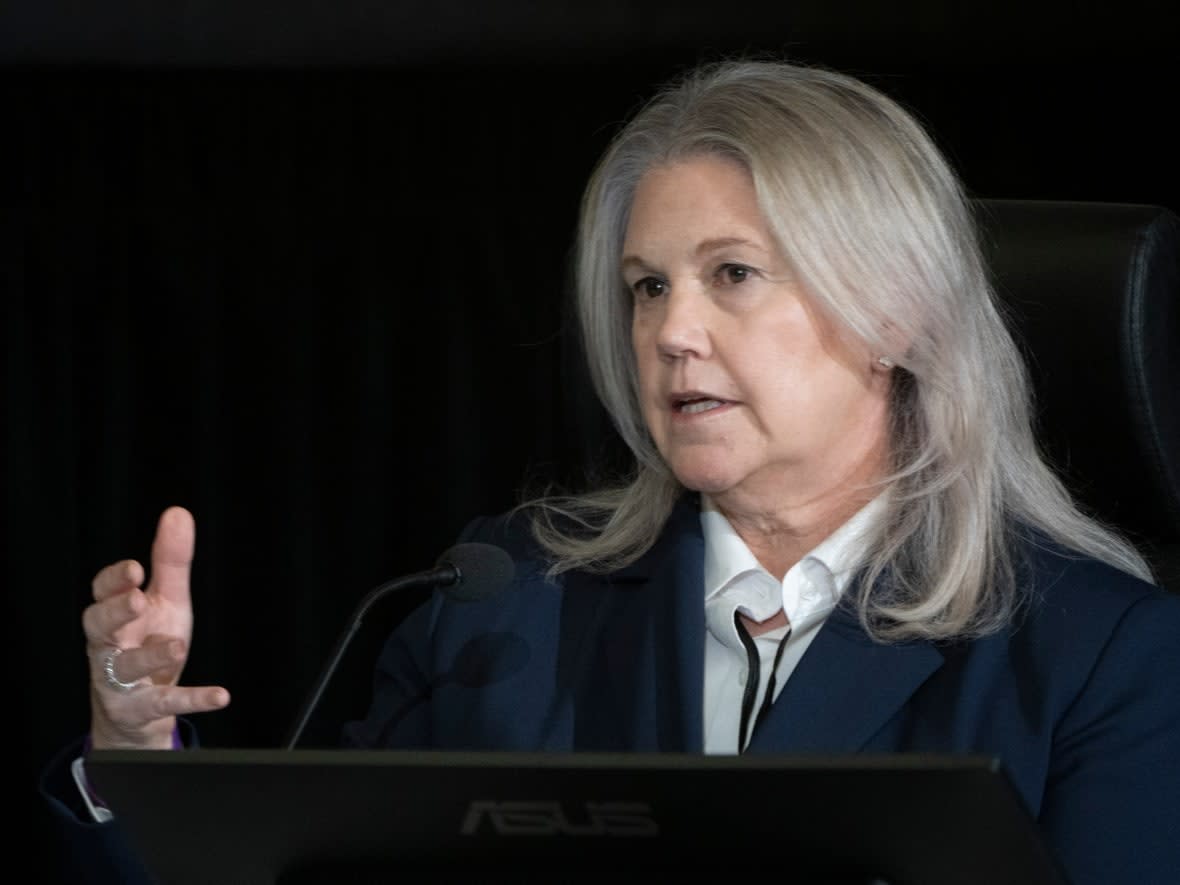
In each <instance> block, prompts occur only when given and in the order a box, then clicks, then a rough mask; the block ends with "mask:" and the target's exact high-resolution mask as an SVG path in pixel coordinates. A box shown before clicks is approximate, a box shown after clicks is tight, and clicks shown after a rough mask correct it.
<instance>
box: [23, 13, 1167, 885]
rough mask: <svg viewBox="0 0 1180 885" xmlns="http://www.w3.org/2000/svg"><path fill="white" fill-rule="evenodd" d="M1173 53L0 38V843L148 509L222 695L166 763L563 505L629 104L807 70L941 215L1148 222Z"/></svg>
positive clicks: (222, 16) (724, 35)
mask: <svg viewBox="0 0 1180 885" xmlns="http://www.w3.org/2000/svg"><path fill="white" fill-rule="evenodd" d="M1174 36H1175V35H1174V32H1173V31H1172V30H1171V29H1170V28H1169V26H1168V25H1167V21H1166V19H1165V17H1164V15H1163V3H1158V4H1136V3H1108V4H1101V5H1094V6H1091V7H1085V6H1082V5H1080V4H1079V5H1075V7H1074V8H1073V9H1070V10H1066V9H1065V8H1064V7H1061V8H1057V7H1053V6H1049V5H1045V4H1041V5H1038V4H1035V3H1033V4H1023V5H1020V6H1017V5H1015V4H1013V5H1012V7H1011V8H1005V7H1003V6H999V5H997V4H951V3H943V2H908V3H906V2H894V3H867V2H866V3H851V4H850V3H832V2H807V3H790V2H777V3H769V2H762V3H758V2H742V0H725V2H721V0H714V2H709V3H704V2H695V0H679V2H670V0H669V2H665V0H658V2H657V0H650V2H621V0H599V2H593V3H588V2H582V3H573V2H550V3H539V2H538V3H526V2H519V0H518V2H485V3H480V2H475V0H469V2H455V0H445V2H444V0H436V2H429V3H426V2H402V3H397V2H393V0H389V2H385V3H380V2H367V3H363V2H341V0H336V2H332V3H322V4H312V3H307V2H305V3H300V2H286V3H258V2H254V3H246V2H240V3H224V4H217V3H213V2H203V3H201V2H189V3H180V2H177V3H148V2H142V3H130V2H123V3H118V2H115V3H103V4H88V5H85V6H83V4H65V3H47V2H17V3H8V4H6V5H3V6H0V199H2V204H0V287H2V291H3V293H4V300H5V339H6V343H7V351H6V353H7V360H6V368H7V376H6V377H7V385H6V394H7V396H6V404H5V417H6V433H5V442H6V449H5V450H6V456H7V459H6V478H5V497H6V518H7V525H8V531H7V533H6V534H7V543H6V545H5V546H6V554H5V557H6V573H5V577H6V582H5V600H6V605H5V609H4V611H5V613H6V614H7V620H8V626H9V630H8V633H9V636H10V639H9V643H8V645H7V647H6V648H5V654H4V660H5V665H4V673H5V677H6V678H5V682H6V686H7V695H8V696H9V698H14V699H15V704H14V706H15V709H14V710H13V711H12V712H11V713H10V715H9V717H8V720H7V722H8V731H9V733H10V734H14V735H15V736H16V737H17V741H18V744H19V748H18V752H17V755H16V759H17V769H18V791H17V792H16V793H14V794H10V795H14V796H16V797H17V800H16V801H15V802H11V803H10V810H12V811H13V812H15V813H16V814H17V816H18V817H21V818H24V819H26V820H27V821H28V823H29V825H30V828H31V838H33V839H34V840H35V841H34V842H32V843H31V845H32V846H33V847H34V848H35V849H41V848H49V849H52V848H53V843H52V842H49V841H46V840H47V839H48V835H47V831H46V829H45V826H44V823H45V821H44V815H43V813H42V810H41V807H40V805H39V799H38V798H37V797H36V795H35V794H34V793H33V790H34V787H35V778H36V774H37V772H38V770H39V769H40V768H41V766H42V765H43V764H44V763H45V761H46V760H47V759H48V758H49V756H50V755H51V754H52V753H53V752H54V751H55V750H56V749H57V748H59V747H60V746H62V745H63V744H64V743H65V742H67V741H69V740H70V739H72V738H74V737H76V736H78V735H80V734H82V733H83V732H84V731H85V729H86V727H87V718H88V717H87V688H86V664H85V659H84V655H83V645H82V634H81V628H80V622H79V615H80V612H81V610H82V608H83V607H84V606H85V605H86V604H87V602H88V599H89V581H90V578H91V576H92V575H93V573H94V572H95V571H96V570H97V569H98V568H99V567H101V566H102V565H104V564H106V563H108V562H111V561H114V560H116V559H120V558H123V557H137V558H141V559H144V560H145V561H146V557H147V554H148V548H149V544H150V541H151V537H152V533H153V531H154V526H155V521H156V518H157V517H158V515H159V512H160V511H161V510H162V509H163V508H164V507H166V506H168V505H170V504H183V505H185V506H187V507H189V508H190V509H192V510H193V512H194V513H195V515H196V518H197V561H196V564H195V567H194V574H193V594H194V602H195V608H196V614H197V627H196V634H195V637H194V650H193V653H192V657H191V660H190V665H189V668H188V671H187V673H186V681H188V682H190V683H205V682H216V683H221V684H225V685H227V686H228V687H229V688H230V689H231V691H232V692H233V694H234V703H233V704H232V705H231V707H230V708H229V709H227V710H225V711H223V712H221V713H218V714H214V715H209V716H205V717H202V718H201V719H200V727H201V732H202V738H203V741H204V743H206V744H208V745H214V746H273V745H277V744H278V743H279V742H280V741H281V739H282V736H283V735H284V734H285V732H286V731H287V729H288V727H289V726H290V724H291V722H292V720H293V718H294V716H295V714H296V711H297V708H298V706H299V703H300V701H301V700H302V698H303V696H304V693H305V692H306V691H307V689H308V688H309V686H310V684H311V683H312V681H313V680H314V678H315V676H316V674H317V672H318V671H319V669H320V667H321V666H322V664H323V662H324V660H325V658H326V656H327V655H328V652H329V649H330V647H331V645H332V643H333V641H334V640H335V638H336V636H337V634H338V632H339V631H340V630H341V629H342V627H343V625H344V623H345V621H346V619H347V616H348V613H349V612H350V610H351V609H352V607H353V606H354V605H355V604H356V602H357V601H358V600H359V599H360V598H361V596H363V595H364V593H365V592H366V591H367V590H368V589H369V588H370V587H372V586H373V585H375V584H377V583H379V582H381V581H384V580H386V579H387V578H389V577H391V576H394V575H398V574H402V573H405V572H410V571H417V570H419V569H422V568H426V567H428V566H430V565H431V564H433V562H434V561H435V559H436V557H437V556H438V555H439V553H440V552H441V551H442V550H443V549H445V548H446V547H447V546H449V544H450V543H451V542H452V540H453V539H454V536H455V534H456V533H457V532H458V531H459V530H460V529H461V528H462V526H463V525H464V523H465V522H466V521H467V519H468V518H470V517H471V516H473V515H475V514H479V513H487V512H494V511H498V510H501V509H503V508H505V507H508V506H510V505H511V504H512V503H514V501H515V500H516V496H517V494H518V492H519V490H520V489H521V487H522V486H523V484H524V483H525V482H526V481H527V480H529V479H530V478H544V477H552V478H556V479H558V480H562V481H567V482H573V483H576V482H577V480H578V478H579V476H580V470H581V467H582V465H584V464H585V463H586V462H587V461H588V460H589V459H590V458H591V457H592V456H593V455H594V454H595V452H597V451H598V450H599V447H600V444H601V443H602V440H603V438H604V433H603V428H602V424H601V418H600V415H599V413H598V411H597V407H596V405H595V404H594V403H593V401H592V400H591V399H590V398H589V396H588V394H587V393H586V388H585V386H584V381H583V379H582V378H581V376H580V374H579V373H578V371H577V369H576V360H577V351H576V345H575V343H574V342H573V340H572V339H571V337H570V336H569V334H568V332H567V330H566V329H565V321H564V317H565V309H566V296H567V286H566V280H567V267H566V259H567V253H568V249H569V245H570V239H571V233H572V225H573V220H574V216H575V211H576V206H577V200H578V197H579V193H580V189H581V186H582V184H583V181H584V179H585V177H586V175H587V173H588V172H589V170H590V167H591V164H592V163H593V161H594V159H595V157H596V156H597V154H598V152H599V151H600V150H601V149H602V148H603V147H604V146H605V143H606V141H607V139H608V138H609V137H610V135H611V134H612V133H613V132H614V130H615V128H616V126H617V125H618V123H619V122H620V120H621V119H622V118H623V117H625V116H626V115H627V113H628V112H629V111H631V110H632V109H634V107H635V106H636V104H637V102H639V101H640V100H641V99H642V98H644V97H646V96H647V95H648V94H649V92H650V90H651V88H652V86H653V84H655V83H656V82H657V81H659V80H662V79H663V78H665V77H667V76H669V75H671V74H674V73H676V72H677V71H679V70H680V69H681V68H682V67H683V66H685V65H688V64H691V63H693V62H695V61H698V60H702V59H711V58H715V57H717V56H718V55H719V54H721V53H734V52H741V51H764V52H773V53H777V54H784V55H788V56H791V57H794V58H795V59H797V60H802V61H811V62H817V63H821V64H825V65H831V66H835V67H840V68H843V69H845V70H848V71H849V72H851V73H854V74H858V75H860V76H862V77H863V78H865V79H867V80H869V81H870V82H873V83H875V84H876V85H878V86H880V87H882V88H883V89H884V90H885V91H887V92H889V93H890V94H891V95H893V96H895V97H896V98H898V99H900V100H901V101H902V102H903V103H905V104H906V105H908V106H909V107H910V108H911V109H913V110H914V111H915V112H916V113H917V114H918V115H919V116H920V117H921V118H922V119H923V120H924V121H925V122H926V123H927V124H928V125H929V127H930V128H931V130H932V132H933V134H934V135H935V137H936V139H937V140H938V141H939V142H940V144H942V146H943V147H944V148H945V149H946V150H947V152H948V153H949V155H950V156H951V158H952V160H953V162H954V163H955V164H956V165H957V166H958V168H959V169H960V171H961V172H962V174H963V176H964V179H965V181H966V183H967V185H968V187H969V189H970V190H971V192H972V193H973V194H974V195H976V196H984V197H1024V198H1055V199H1081V200H1109V201H1118V202H1144V203H1153V204H1160V205H1165V206H1169V207H1170V208H1173V209H1180V179H1178V176H1177V174H1176V172H1175V165H1174V164H1175V159H1174V157H1175V154H1176V141H1175V138H1174V137H1173V136H1172V135H1171V134H1170V130H1171V128H1172V125H1173V122H1174V119H1175V112H1176V107H1177V99H1176V85H1177V84H1176V75H1175V73H1174V68H1175V46H1174V39H1173V37H1174ZM1064 321H1067V320H1064ZM415 601H416V598H414V597H412V596H407V597H406V598H404V599H402V600H399V601H393V602H391V603H390V604H389V605H388V606H386V607H385V608H384V609H383V611H382V612H381V613H380V616H379V617H377V616H375V620H376V622H377V623H376V625H375V627H374V634H373V635H366V636H364V637H362V639H361V640H360V642H359V643H358V645H357V647H356V649H355V650H354V654H353V655H351V656H350V657H349V659H348V660H347V661H346V665H345V675H344V676H343V677H342V679H341V680H340V682H339V683H338V685H337V690H336V691H334V692H333V693H332V694H331V695H330V697H329V698H328V700H327V702H326V705H325V709H324V715H323V716H321V717H319V719H317V720H316V721H315V722H313V723H312V726H311V728H310V729H309V731H308V733H307V743H309V744H313V743H319V744H324V745H330V744H331V742H332V740H333V739H334V735H335V732H336V727H337V725H338V721H339V719H340V718H342V717H344V716H348V715H352V714H354V713H355V714H358V715H359V714H360V713H361V712H363V705H364V702H365V692H366V690H367V681H366V680H367V671H368V665H369V663H370V660H371V658H370V655H371V653H372V652H373V650H374V649H375V647H376V646H375V643H376V641H377V638H376V633H378V632H380V631H381V630H383V629H384V627H385V626H386V625H387V624H388V623H391V622H393V621H395V620H396V619H397V618H398V617H400V616H401V614H402V613H403V612H404V610H405V609H406V607H408V606H409V605H411V604H412V603H413V602H415ZM9 704H10V705H12V704H13V702H12V701H11V700H10V701H9ZM10 709H11V708H10ZM30 856H31V857H32V856H35V857H41V856H48V855H42V854H41V853H40V851H39V850H38V853H36V854H34V855H30ZM52 875H53V874H52V871H51V870H49V869H46V870H45V871H44V876H41V875H38V876H36V878H37V879H38V881H51V879H50V877H51V876H52Z"/></svg>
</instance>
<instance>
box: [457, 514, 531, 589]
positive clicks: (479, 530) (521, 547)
mask: <svg viewBox="0 0 1180 885" xmlns="http://www.w3.org/2000/svg"><path fill="white" fill-rule="evenodd" d="M458 543H478V544H491V545H493V546H495V547H499V548H500V549H501V550H503V551H504V552H505V553H507V554H508V555H509V556H510V557H511V558H512V562H513V564H514V565H515V567H516V575H517V578H518V579H519V578H521V577H540V576H542V575H543V574H544V573H545V571H546V569H547V568H548V567H549V564H550V557H549V556H548V555H547V554H546V553H545V551H544V550H543V548H542V547H541V545H540V543H539V542H538V541H537V538H536V535H535V534H534V533H533V513H532V512H531V511H529V510H527V509H519V508H516V509H512V510H507V511H504V512H502V513H498V514H485V515H481V516H477V517H475V518H473V519H471V520H470V521H469V522H468V523H467V525H466V526H464V527H463V530H462V531H461V532H460V533H459V538H458Z"/></svg>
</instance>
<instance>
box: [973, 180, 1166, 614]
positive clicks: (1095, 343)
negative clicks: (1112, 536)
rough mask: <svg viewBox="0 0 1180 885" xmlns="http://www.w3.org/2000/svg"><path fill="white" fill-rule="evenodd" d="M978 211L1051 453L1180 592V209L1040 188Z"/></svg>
mask: <svg viewBox="0 0 1180 885" xmlns="http://www.w3.org/2000/svg"><path fill="white" fill-rule="evenodd" d="M977 210H978V216H979V220H980V223H981V226H982V228H983V232H984V244H985V251H986V253H987V256H988V259H989V261H990V263H991V266H992V269H993V273H994V277H995V281H996V285H997V289H998V291H999V294H1000V296H1001V299H1002V300H1003V302H1004V304H1005V305H1006V306H1007V308H1008V310H1009V312H1010V315H1011V318H1012V320H1013V330H1014V332H1015V333H1016V335H1017V338H1018V339H1019V340H1020V342H1021V344H1022V346H1023V348H1024V350H1025V355H1026V358H1027V359H1028V361H1029V364H1030V367H1031V374H1032V380H1033V384H1034V388H1035V391H1036V396H1037V416H1038V430H1039V433H1040V437H1041V439H1042V440H1043V442H1044V445H1045V449H1046V451H1047V453H1048V454H1049V456H1050V458H1051V459H1052V460H1053V462H1054V463H1055V464H1056V465H1057V467H1058V469H1059V471H1060V472H1061V474H1062V476H1063V477H1064V479H1065V481H1066V483H1067V484H1068V485H1069V487H1070V489H1071V490H1072V491H1073V492H1074V493H1075V494H1076V495H1077V496H1078V497H1079V499H1080V500H1081V501H1082V503H1083V504H1084V505H1086V506H1087V507H1088V508H1090V509H1091V510H1092V511H1093V512H1094V513H1095V514H1096V515H1098V516H1099V517H1101V518H1104V519H1105V520H1107V521H1108V522H1110V523H1112V524H1113V525H1115V526H1116V527H1118V528H1121V529H1123V530H1124V531H1126V532H1127V533H1128V534H1129V535H1130V536H1131V538H1132V540H1134V541H1136V542H1138V544H1139V546H1140V548H1141V549H1142V550H1143V551H1144V553H1145V554H1146V555H1147V557H1148V559H1149V560H1150V561H1151V563H1152V565H1153V567H1154V568H1155V570H1156V574H1157V577H1158V578H1159V580H1160V583H1161V584H1162V585H1163V586H1165V587H1167V588H1168V589H1170V590H1172V591H1177V592H1180V217H1178V216H1177V215H1176V214H1175V213H1174V212H1172V211H1170V210H1168V209H1164V208H1161V207H1158V206H1146V205H1131V204H1117V203H1083V202H1057V201H1044V200H980V201H978V203H977Z"/></svg>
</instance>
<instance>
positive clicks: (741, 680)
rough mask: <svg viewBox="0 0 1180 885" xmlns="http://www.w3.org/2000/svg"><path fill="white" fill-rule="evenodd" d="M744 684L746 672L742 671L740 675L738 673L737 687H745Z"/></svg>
mask: <svg viewBox="0 0 1180 885" xmlns="http://www.w3.org/2000/svg"><path fill="white" fill-rule="evenodd" d="M745 684H746V671H745V670H742V671H741V672H740V673H738V685H745Z"/></svg>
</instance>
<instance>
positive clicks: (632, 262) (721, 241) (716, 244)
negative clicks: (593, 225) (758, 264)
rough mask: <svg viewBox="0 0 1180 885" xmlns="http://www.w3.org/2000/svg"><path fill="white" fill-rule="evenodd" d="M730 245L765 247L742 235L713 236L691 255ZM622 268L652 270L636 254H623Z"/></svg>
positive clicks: (699, 245)
mask: <svg viewBox="0 0 1180 885" xmlns="http://www.w3.org/2000/svg"><path fill="white" fill-rule="evenodd" d="M730 246H749V247H750V248H752V249H757V250H758V251H759V252H763V253H765V252H766V248H765V247H764V246H762V245H760V244H758V243H756V242H754V241H753V240H747V239H745V238H744V237H714V238H712V239H709V240H702V241H701V242H700V243H698V244H697V247H696V248H695V249H694V250H693V255H694V256H696V257H698V258H699V257H700V256H702V255H706V254H708V253H709V252H716V251H717V250H718V249H726V248H728V247H730ZM621 266H622V268H623V270H626V269H627V268H630V267H638V268H642V269H643V270H653V269H654V268H652V266H651V265H649V264H648V263H647V262H646V261H644V260H643V259H642V258H640V257H639V256H638V255H624V256H623V260H622V262H621Z"/></svg>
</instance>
